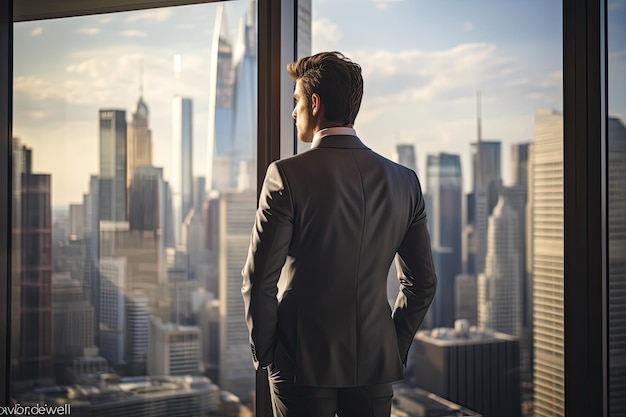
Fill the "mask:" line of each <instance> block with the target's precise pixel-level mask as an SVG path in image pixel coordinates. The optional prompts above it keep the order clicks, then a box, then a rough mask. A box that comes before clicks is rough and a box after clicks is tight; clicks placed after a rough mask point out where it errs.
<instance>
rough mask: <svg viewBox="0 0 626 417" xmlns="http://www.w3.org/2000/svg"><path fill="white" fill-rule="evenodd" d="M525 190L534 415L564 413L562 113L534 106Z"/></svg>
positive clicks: (542, 415) (544, 416)
mask: <svg viewBox="0 0 626 417" xmlns="http://www.w3.org/2000/svg"><path fill="white" fill-rule="evenodd" d="M532 152H533V154H532V156H531V159H532V166H531V167H530V169H531V176H532V178H531V181H530V183H531V184H532V189H531V190H530V193H529V198H530V199H531V204H532V212H533V217H532V219H530V222H531V224H532V226H531V229H532V232H531V235H532V236H531V239H532V259H531V262H532V271H533V322H534V329H533V336H534V341H533V343H534V355H535V356H534V365H533V379H534V383H533V385H534V390H535V397H534V410H535V416H538V417H548V416H550V417H554V416H557V417H559V416H561V417H562V416H564V413H565V411H564V395H565V390H564V372H565V368H564V360H563V354H564V337H563V324H564V322H563V262H564V261H563V250H564V249H563V114H562V113H560V112H557V111H552V110H543V109H537V110H535V140H534V143H533V147H532Z"/></svg>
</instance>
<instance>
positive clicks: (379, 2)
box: [372, 0, 402, 10]
mask: <svg viewBox="0 0 626 417" xmlns="http://www.w3.org/2000/svg"><path fill="white" fill-rule="evenodd" d="M372 1H373V2H374V3H375V4H376V7H377V8H379V9H381V10H384V9H386V8H388V7H389V5H390V4H391V3H397V2H400V1H402V0H372Z"/></svg>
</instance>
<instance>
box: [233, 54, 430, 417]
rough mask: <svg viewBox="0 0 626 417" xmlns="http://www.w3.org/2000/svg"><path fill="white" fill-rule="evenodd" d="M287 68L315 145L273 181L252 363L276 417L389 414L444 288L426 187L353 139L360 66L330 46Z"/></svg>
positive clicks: (251, 324)
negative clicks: (264, 372) (392, 274)
mask: <svg viewBox="0 0 626 417" xmlns="http://www.w3.org/2000/svg"><path fill="white" fill-rule="evenodd" d="M287 70H288V72H289V74H290V75H291V76H292V78H293V79H294V81H295V92H294V98H295V100H296V106H295V109H294V110H293V114H292V116H293V118H294V119H295V120H296V128H297V130H298V139H299V140H301V141H303V142H312V148H311V149H310V150H308V151H306V152H303V153H301V154H299V155H296V156H293V157H290V158H286V159H283V160H280V161H275V162H273V163H272V164H271V165H270V166H269V167H268V169H267V173H266V175H265V180H264V184H263V188H262V190H261V195H260V198H259V207H258V211H257V214H256V220H255V224H254V227H253V230H252V236H251V242H250V250H249V253H248V259H247V261H246V264H245V266H244V268H243V271H242V275H243V287H242V290H241V291H242V294H243V298H244V303H245V311H246V321H247V324H248V328H249V330H250V342H251V345H252V354H253V359H254V364H255V367H257V369H258V367H263V368H266V369H268V372H269V380H270V390H271V397H272V403H273V404H272V405H273V410H274V415H275V417H287V416H297V417H306V416H312V417H334V416H335V413H337V415H338V416H339V417H381V416H387V417H388V416H389V415H390V410H391V399H392V396H393V391H392V388H391V382H392V381H396V380H399V379H402V378H403V364H406V360H407V355H408V351H409V346H410V344H411V341H412V340H413V337H414V335H415V333H416V331H417V329H418V327H419V325H420V323H421V322H422V320H423V318H424V315H425V314H426V311H427V310H428V306H429V305H430V303H431V301H432V299H433V296H434V294H435V288H436V284H437V279H436V276H435V270H434V266H433V260H432V254H431V249H430V237H429V234H428V229H427V226H426V212H425V210H424V199H423V196H422V192H421V189H420V184H419V181H418V179H417V176H416V174H415V172H413V171H412V170H410V169H408V168H405V167H403V166H401V165H398V164H396V163H394V162H392V161H389V160H388V159H385V158H383V157H382V156H380V155H378V154H377V153H375V152H373V151H371V150H370V149H369V148H367V146H365V145H364V144H363V143H362V142H361V141H360V139H359V138H358V137H357V136H356V132H355V130H354V129H353V125H354V121H355V119H356V115H357V113H358V111H359V107H360V105H361V98H362V96H363V78H362V76H361V67H360V66H359V65H358V64H356V63H354V62H352V61H350V60H349V59H348V58H346V57H344V56H343V55H342V54H340V53H338V52H325V53H320V54H317V55H314V56H311V57H306V58H302V59H300V60H298V61H297V62H292V63H291V64H289V65H288V67H287ZM394 257H395V258H396V265H397V269H398V279H399V280H400V283H401V288H400V291H399V294H398V298H397V301H396V305H395V308H394V311H393V314H392V312H391V308H390V306H389V304H388V302H387V293H386V281H387V274H388V271H389V267H390V266H391V262H392V261H393V259H394ZM281 270H282V272H283V275H282V279H281V292H280V294H279V291H278V282H279V277H280V276H281Z"/></svg>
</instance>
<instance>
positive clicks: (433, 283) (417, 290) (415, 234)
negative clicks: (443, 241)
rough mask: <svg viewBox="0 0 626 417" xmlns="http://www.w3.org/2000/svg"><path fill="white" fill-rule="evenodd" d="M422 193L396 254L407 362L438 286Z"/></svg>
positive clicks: (398, 313)
mask: <svg viewBox="0 0 626 417" xmlns="http://www.w3.org/2000/svg"><path fill="white" fill-rule="evenodd" d="M419 195H420V200H419V202H418V205H417V208H416V215H415V217H414V220H413V223H412V224H411V226H410V227H409V230H408V231H407V232H406V234H405V235H404V239H403V240H402V243H401V244H400V248H399V249H398V254H397V256H396V269H397V270H398V280H399V281H400V284H401V285H400V292H399V293H398V298H397V299H396V305H395V308H394V312H393V321H394V324H395V326H396V335H397V338H398V351H399V353H400V357H401V358H402V361H403V363H406V360H407V356H408V354H409V347H410V346H411V342H412V341H413V337H415V333H416V332H417V329H418V328H419V326H420V325H421V324H422V321H423V320H424V316H425V315H426V312H427V311H428V307H429V306H430V304H431V302H432V301H433V298H434V296H435V290H436V288H437V276H436V274H435V265H434V262H433V256H432V251H431V247H430V234H429V233H428V227H427V225H426V211H425V209H424V200H423V198H422V196H421V192H420V194H419Z"/></svg>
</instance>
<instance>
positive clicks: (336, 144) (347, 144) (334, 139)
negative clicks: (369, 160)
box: [311, 135, 369, 149]
mask: <svg viewBox="0 0 626 417" xmlns="http://www.w3.org/2000/svg"><path fill="white" fill-rule="evenodd" d="M317 148H342V149H369V148H368V147H367V146H365V144H364V143H363V142H361V140H360V139H359V138H358V137H356V136H352V135H329V136H324V137H323V138H321V139H319V140H318V141H317V142H315V143H314V144H313V147H312V148H311V149H317Z"/></svg>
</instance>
